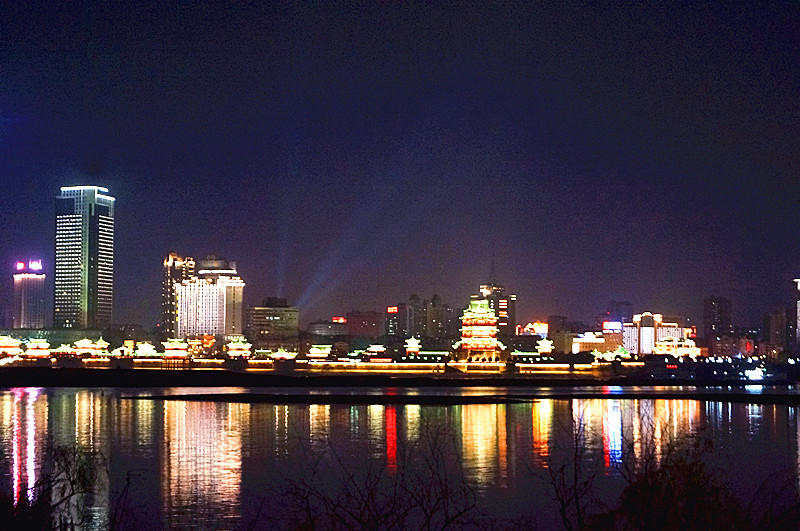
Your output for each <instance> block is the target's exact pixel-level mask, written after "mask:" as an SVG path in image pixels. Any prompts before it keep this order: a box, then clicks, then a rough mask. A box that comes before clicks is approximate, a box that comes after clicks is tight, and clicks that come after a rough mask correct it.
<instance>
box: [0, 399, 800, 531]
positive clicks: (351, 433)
mask: <svg viewBox="0 0 800 531" xmlns="http://www.w3.org/2000/svg"><path fill="white" fill-rule="evenodd" d="M620 389H621V388H620ZM749 390H750V391H751V392H753V393H763V392H765V389H764V388H760V387H758V388H750V389H749ZM530 391H531V390H530V389H528V390H526V389H525V388H515V389H500V390H498V389H495V388H491V389H487V388H460V389H458V388H455V389H454V388H447V389H441V388H416V389H405V388H401V389H389V390H387V389H367V390H365V389H345V390H342V389H337V390H336V393H338V394H342V393H345V394H347V393H352V394H353V395H359V396H363V395H365V394H367V395H369V394H374V395H385V394H386V393H399V394H405V395H408V394H411V395H414V394H421V395H427V394H447V395H455V396H459V395H470V396H474V395H480V394H482V393H491V394H498V393H502V394H507V395H515V394H517V395H525V394H526V392H530ZM537 391H539V392H541V390H537ZM573 391H574V392H575V393H577V394H580V392H581V390H580V389H575V390H573ZM615 391H617V389H609V390H608V392H609V394H608V398H602V399H598V398H591V399H589V398H580V397H576V398H573V399H562V398H558V399H536V400H529V401H522V402H520V403H495V404H492V403H488V404H450V405H416V404H408V403H405V404H397V405H392V404H387V405H374V404H373V405H370V404H368V403H363V401H360V402H358V403H357V404H346V403H343V404H340V403H336V404H296V403H292V404H288V405H281V404H269V403H247V402H231V401H227V400H224V399H222V400H183V399H181V397H183V396H185V395H190V394H199V393H202V394H209V393H220V394H230V393H248V392H258V393H259V394H270V393H272V394H280V393H294V394H307V395H313V394H315V393H329V392H331V391H328V390H320V389H288V390H286V389H258V390H247V389H239V388H216V389H208V388H203V389H187V388H170V389H155V390H147V391H142V392H137V391H131V390H130V389H114V388H97V389H72V388H58V389H46V388H15V389H10V390H5V391H2V392H0V427H1V428H2V429H1V430H0V436H1V437H0V458H1V461H0V492H2V493H3V494H5V495H6V496H10V497H11V498H12V499H13V500H17V502H18V503H19V500H22V499H25V498H30V499H32V498H33V497H34V496H35V494H34V491H33V490H32V489H31V486H32V485H34V484H36V482H37V480H41V478H42V477H45V476H46V474H47V473H48V469H50V468H52V466H51V465H50V464H48V459H49V458H50V457H49V456H50V455H51V454H50V450H49V449H52V448H69V449H77V451H78V452H79V453H85V454H86V455H93V456H96V457H97V458H98V459H100V460H101V461H99V462H101V463H102V473H98V474H96V475H95V476H94V477H93V478H92V485H90V487H91V488H90V489H89V490H90V491H91V492H90V494H87V495H85V496H84V497H83V498H82V499H81V508H80V509H79V510H80V512H81V518H82V524H81V525H82V527H84V528H86V529H104V528H107V527H109V526H110V525H111V523H112V522H113V523H114V525H115V526H116V527H118V528H131V529H134V528H135V529H245V528H247V529H271V528H275V527H286V526H291V525H293V524H296V520H292V518H295V516H293V515H294V511H295V510H296V509H297V505H298V504H297V498H296V497H295V495H296V494H297V492H298V487H303V488H307V487H309V486H316V487H319V488H320V489H321V490H323V491H326V490H327V491H328V492H329V495H330V496H331V497H332V498H334V499H335V498H336V497H337V496H339V497H341V496H348V497H353V496H356V495H358V494H359V493H360V491H359V490H358V488H356V490H355V491H354V490H352V489H351V490H342V488H343V485H344V483H346V479H347V478H349V477H351V476H353V475H354V474H355V476H357V477H359V478H362V476H359V474H367V476H365V477H372V478H378V479H376V481H377V483H376V485H375V488H376V489H378V488H380V487H379V485H378V484H380V485H386V484H389V483H391V482H392V480H393V478H394V479H395V480H396V478H397V477H398V476H399V475H403V474H406V475H409V474H410V472H409V471H410V470H413V469H414V467H417V469H420V467H421V468H424V469H426V470H427V469H429V468H431V466H432V465H431V461H430V456H438V457H436V459H440V458H441V459H442V462H447V463H449V464H447V463H445V464H446V466H450V465H452V464H453V463H455V464H456V465H457V466H456V467H455V468H453V469H452V470H451V475H450V476H448V479H447V482H448V483H449V484H453V485H456V484H457V485H461V484H462V483H463V485H464V486H465V488H466V489H467V490H466V491H465V492H467V493H468V494H469V496H474V500H475V503H476V505H477V513H476V514H479V515H480V518H485V519H488V520H492V519H495V520H501V521H504V522H510V521H515V520H517V519H528V521H533V522H535V523H536V524H537V525H538V526H539V527H540V528H552V527H556V526H558V525H560V522H559V520H558V516H557V514H556V510H555V509H556V506H555V502H554V499H553V490H552V487H551V484H550V479H549V478H550V477H551V476H550V474H549V472H548V470H553V469H554V468H556V467H557V466H558V465H559V464H560V463H561V462H562V460H563V459H566V456H567V455H569V454H570V451H571V449H572V448H573V446H574V442H575V441H577V442H578V455H579V458H580V460H581V463H582V465H581V466H582V471H583V473H584V474H586V475H587V476H591V477H592V481H593V482H592V491H593V494H594V498H595V499H596V501H597V502H598V503H600V504H607V505H608V506H613V505H614V504H615V503H616V500H617V499H618V497H619V495H620V493H621V492H622V489H623V488H624V486H625V470H626V466H629V464H630V462H635V461H637V460H639V461H641V460H643V459H646V458H647V457H648V455H650V456H651V458H652V457H653V456H654V457H655V458H656V459H659V458H660V456H662V455H663V453H664V452H666V451H667V445H668V444H669V442H670V441H673V440H676V439H681V438H685V437H687V436H690V435H702V436H703V437H705V438H707V439H708V440H709V441H711V444H712V445H713V449H712V450H710V452H711V453H712V455H713V459H711V462H712V463H715V464H716V465H718V466H717V467H716V469H717V470H716V472H717V473H719V474H720V477H722V479H723V480H724V482H725V483H726V484H727V485H728V486H729V487H730V488H731V489H732V490H733V491H734V492H735V493H737V495H738V496H739V497H740V498H741V500H742V502H743V503H749V502H750V501H751V500H753V499H754V498H758V497H764V496H767V495H771V494H770V493H769V489H777V488H779V487H780V488H796V487H800V485H798V484H797V482H796V479H795V478H796V477H797V472H798V440H799V439H800V437H798V428H799V426H798V419H797V415H798V408H797V407H796V406H787V405H775V404H747V403H731V402H726V401H719V400H716V399H715V400H695V399H657V398H648V397H647V394H648V393H654V392H657V391H659V389H655V388H637V389H636V392H639V393H641V394H642V398H639V399H629V398H623V399H619V398H614V392H615ZM626 391H631V390H630V389H626ZM678 391H679V390H678ZM690 391H693V390H691V389H689V390H687V392H690ZM768 391H769V392H778V393H796V392H797V390H796V389H793V388H782V389H769V390H768ZM563 392H564V390H563V389H559V393H563ZM152 395H173V396H174V397H175V398H174V399H169V400H162V399H152V398H151V397H152ZM426 459H428V460H427V461H426ZM443 466H444V465H443ZM370 474H372V476H369V475H370ZM362 479H363V478H362ZM315 482H316V483H315ZM783 485H785V486H786V487H783ZM300 490H302V489H300ZM72 510H78V509H74V508H73V509H72ZM476 518H477V517H476Z"/></svg>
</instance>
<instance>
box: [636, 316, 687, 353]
mask: <svg viewBox="0 0 800 531" xmlns="http://www.w3.org/2000/svg"><path fill="white" fill-rule="evenodd" d="M668 337H671V338H675V339H684V338H685V337H686V335H685V329H684V328H683V327H681V326H680V325H679V324H678V323H671V322H666V321H664V320H663V318H662V316H661V314H660V313H655V314H654V313H650V312H644V313H641V314H636V315H634V316H633V319H632V322H630V323H624V324H623V329H622V342H623V346H624V348H625V350H627V351H628V352H630V353H631V354H638V355H646V354H653V353H654V349H655V346H656V343H657V342H661V341H663V340H664V339H666V338H668Z"/></svg>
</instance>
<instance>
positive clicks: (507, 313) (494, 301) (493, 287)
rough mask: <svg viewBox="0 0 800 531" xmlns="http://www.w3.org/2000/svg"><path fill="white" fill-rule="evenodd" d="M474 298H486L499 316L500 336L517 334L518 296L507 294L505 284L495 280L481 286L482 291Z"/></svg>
mask: <svg viewBox="0 0 800 531" xmlns="http://www.w3.org/2000/svg"><path fill="white" fill-rule="evenodd" d="M471 298H472V299H473V300H477V299H486V300H487V301H489V308H491V309H492V310H493V311H494V313H495V315H496V316H497V330H498V332H497V335H498V337H508V336H512V335H514V334H516V327H517V316H516V311H517V310H516V308H517V296H516V295H513V294H507V293H506V290H505V288H504V287H503V286H501V285H499V284H495V283H494V282H492V283H489V284H484V285H482V286H481V289H480V293H478V294H477V295H472V296H471Z"/></svg>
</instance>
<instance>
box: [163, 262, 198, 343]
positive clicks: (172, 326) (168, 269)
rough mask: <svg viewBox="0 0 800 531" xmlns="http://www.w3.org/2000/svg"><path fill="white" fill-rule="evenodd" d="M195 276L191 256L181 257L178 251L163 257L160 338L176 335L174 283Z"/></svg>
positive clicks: (176, 313)
mask: <svg viewBox="0 0 800 531" xmlns="http://www.w3.org/2000/svg"><path fill="white" fill-rule="evenodd" d="M193 276H195V261H194V258H192V257H191V256H187V257H182V256H180V255H179V254H178V253H169V255H167V257H166V258H165V259H164V266H163V269H162V272H161V321H160V323H159V335H160V336H161V337H162V339H165V340H166V339H169V338H173V337H175V335H176V332H177V328H176V323H177V320H178V300H177V297H176V292H175V284H180V283H181V282H183V281H184V280H189V279H190V278H192V277H193Z"/></svg>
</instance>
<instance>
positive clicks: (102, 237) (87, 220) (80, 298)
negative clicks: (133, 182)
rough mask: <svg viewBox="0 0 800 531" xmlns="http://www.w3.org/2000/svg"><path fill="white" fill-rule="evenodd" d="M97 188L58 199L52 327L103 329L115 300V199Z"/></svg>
mask: <svg viewBox="0 0 800 531" xmlns="http://www.w3.org/2000/svg"><path fill="white" fill-rule="evenodd" d="M107 194H108V190H107V189H106V188H101V187H99V186H62V187H61V195H59V196H57V197H56V259H55V297H54V301H53V326H55V327H56V328H103V327H105V326H108V325H110V324H111V320H112V315H113V304H114V198H113V197H111V196H110V195H107Z"/></svg>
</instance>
